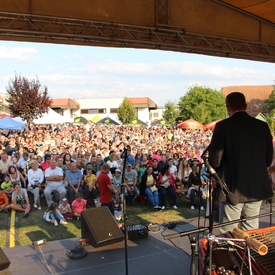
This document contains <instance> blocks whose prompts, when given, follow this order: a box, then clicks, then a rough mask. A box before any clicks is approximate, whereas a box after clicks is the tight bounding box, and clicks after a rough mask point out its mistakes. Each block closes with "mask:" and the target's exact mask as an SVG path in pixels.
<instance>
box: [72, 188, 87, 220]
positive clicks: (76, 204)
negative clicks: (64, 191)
mask: <svg viewBox="0 0 275 275" xmlns="http://www.w3.org/2000/svg"><path fill="white" fill-rule="evenodd" d="M72 208H73V213H74V216H75V217H77V219H78V220H79V217H80V215H81V212H82V211H84V210H85V209H86V201H85V200H84V199H83V195H82V194H81V193H76V194H75V200H74V201H73V202H72Z"/></svg>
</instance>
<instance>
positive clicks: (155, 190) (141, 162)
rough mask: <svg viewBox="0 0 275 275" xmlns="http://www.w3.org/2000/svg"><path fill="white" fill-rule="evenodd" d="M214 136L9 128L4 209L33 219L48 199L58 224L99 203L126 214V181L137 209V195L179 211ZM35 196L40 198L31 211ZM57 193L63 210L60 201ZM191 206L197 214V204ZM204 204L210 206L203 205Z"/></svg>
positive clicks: (2, 141) (0, 193)
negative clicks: (181, 192)
mask: <svg viewBox="0 0 275 275" xmlns="http://www.w3.org/2000/svg"><path fill="white" fill-rule="evenodd" d="M211 135H212V133H211V131H210V130H207V131H204V130H185V131H183V130H182V129H167V128H166V127H157V126H155V127H129V126H128V127H126V126H107V125H101V126H93V125H90V124H89V123H88V124H85V125H74V124H72V125H42V126H39V125H32V127H31V129H29V131H28V132H27V131H25V130H22V131H8V130H3V132H2V134H1V136H0V154H1V159H0V181H1V188H0V204H1V206H0V210H1V211H4V212H6V211H8V210H9V208H12V209H15V210H17V211H22V212H24V215H23V217H28V216H29V212H30V209H31V207H33V208H36V209H38V210H41V209H42V207H41V202H40V201H41V196H43V197H45V199H46V202H47V205H48V209H47V210H46V212H45V214H44V218H45V220H47V221H51V222H52V223H53V224H55V225H56V218H57V219H59V220H60V223H65V220H66V218H68V217H70V218H73V217H76V218H79V216H80V213H81V211H83V210H84V209H85V208H86V207H94V206H96V205H98V200H100V203H101V204H102V205H106V206H108V207H109V209H110V211H111V212H112V213H115V210H116V211H119V210H121V205H122V203H121V201H122V196H121V191H120V190H121V183H122V182H123V183H124V184H125V198H126V201H127V202H128V203H129V205H134V203H135V199H136V198H137V197H142V198H148V200H149V201H150V202H151V203H152V205H153V207H154V209H156V210H158V211H161V210H164V209H165V208H166V200H165V198H166V193H169V194H170V195H171V199H172V207H173V208H174V209H177V201H176V200H177V195H176V192H175V189H176V182H177V181H179V182H181V184H182V185H185V186H187V187H188V185H190V186H193V185H194V184H193V182H191V181H189V178H190V177H189V176H190V174H192V166H195V167H196V164H197V162H196V160H199V159H200V157H201V155H202V152H203V151H204V149H205V148H206V147H207V146H208V144H209V141H210V139H211ZM125 157H126V160H124V159H125ZM124 166H125V167H124ZM123 169H125V171H124V175H125V177H124V179H123V180H122V172H123ZM193 170H194V168H193ZM194 171H195V170H194ZM104 173H106V174H107V175H108V178H107V179H108V181H110V183H111V186H110V188H108V190H109V191H110V190H111V191H110V192H111V201H108V202H105V200H106V199H107V200H110V198H109V197H108V194H107V196H106V190H105V188H104V186H103V185H101V183H100V181H101V180H100V179H101V178H104V177H103V176H102V175H104ZM100 174H102V175H101V177H99V176H100ZM104 179H105V180H106V177H105V178H104ZM100 186H101V188H100ZM190 186H189V187H190ZM101 189H102V190H101ZM104 190H105V191H104ZM27 191H28V192H27ZM107 192H108V191H107ZM28 194H29V195H31V194H32V195H33V205H32V206H31V205H30V203H29V199H28ZM56 196H57V198H58V201H59V203H60V204H59V205H56V202H55V201H54V200H55V197H56ZM192 196H193V194H192V195H191V197H192ZM2 197H3V198H4V199H3V198H2ZM5 197H7V199H6V198H5ZM192 198H193V197H192ZM191 201H192V205H191V208H192V209H194V199H191ZM9 202H10V203H9ZM65 202H66V205H67V210H66V211H67V212H66V213H64V207H65V205H64V204H65ZM80 202H81V203H80ZM84 202H85V203H84ZM200 206H201V208H202V209H203V204H201V205H200ZM54 213H55V214H54ZM63 215H64V216H63ZM64 217H65V218H64Z"/></svg>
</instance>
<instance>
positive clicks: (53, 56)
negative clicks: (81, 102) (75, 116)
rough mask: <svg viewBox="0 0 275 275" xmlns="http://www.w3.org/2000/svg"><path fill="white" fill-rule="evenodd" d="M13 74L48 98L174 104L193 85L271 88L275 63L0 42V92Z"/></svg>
mask: <svg viewBox="0 0 275 275" xmlns="http://www.w3.org/2000/svg"><path fill="white" fill-rule="evenodd" d="M15 74H21V75H23V76H26V77H27V78H29V79H35V78H36V77H38V79H39V81H40V83H41V84H42V86H47V87H48V92H49V95H50V96H51V97H52V98H73V99H77V98H106V97H149V98H151V99H152V100H153V101H154V102H155V103H156V104H157V105H158V106H164V104H165V103H166V102H168V101H172V102H175V103H177V102H178V101H179V99H180V97H182V96H184V95H185V94H186V92H187V91H188V89H189V88H190V87H192V86H193V85H199V86H203V87H209V88H212V89H217V90H221V88H222V87H226V86H236V85H237V86H242V85H273V84H275V64H273V63H265V62H256V61H248V60H241V59H231V58H221V57H212V56H206V55H197V54H186V53H179V52H171V51H159V50H143V49H126V48H110V47H106V48H104V47H91V46H72V45H57V44H43V43H26V42H8V41H0V93H4V92H6V88H7V87H8V83H9V81H10V80H11V79H12V78H13V77H14V75H15Z"/></svg>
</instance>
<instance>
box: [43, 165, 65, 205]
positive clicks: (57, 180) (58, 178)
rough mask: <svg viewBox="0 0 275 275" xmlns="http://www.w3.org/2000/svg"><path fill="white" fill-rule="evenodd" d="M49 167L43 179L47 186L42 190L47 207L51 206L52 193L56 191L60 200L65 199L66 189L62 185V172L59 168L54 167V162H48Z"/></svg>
mask: <svg viewBox="0 0 275 275" xmlns="http://www.w3.org/2000/svg"><path fill="white" fill-rule="evenodd" d="M50 165H51V167H50V168H48V169H46V171H45V178H46V183H47V186H46V188H45V190H44V195H45V198H46V201H47V204H48V206H50V205H51V203H52V202H53V201H52V192H53V191H57V192H58V193H59V196H60V200H62V199H63V198H65V196H66V189H65V187H64V184H63V172H62V169H61V168H60V167H57V166H56V161H55V160H51V161H50Z"/></svg>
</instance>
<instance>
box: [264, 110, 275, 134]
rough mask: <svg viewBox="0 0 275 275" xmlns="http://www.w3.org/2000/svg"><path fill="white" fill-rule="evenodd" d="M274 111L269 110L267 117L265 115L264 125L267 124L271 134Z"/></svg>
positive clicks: (274, 125)
mask: <svg viewBox="0 0 275 275" xmlns="http://www.w3.org/2000/svg"><path fill="white" fill-rule="evenodd" d="M274 116H275V109H273V110H271V111H270V112H269V113H268V114H267V115H266V123H267V124H268V126H269V128H270V131H271V132H272V133H274V132H275V119H274Z"/></svg>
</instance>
